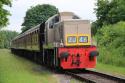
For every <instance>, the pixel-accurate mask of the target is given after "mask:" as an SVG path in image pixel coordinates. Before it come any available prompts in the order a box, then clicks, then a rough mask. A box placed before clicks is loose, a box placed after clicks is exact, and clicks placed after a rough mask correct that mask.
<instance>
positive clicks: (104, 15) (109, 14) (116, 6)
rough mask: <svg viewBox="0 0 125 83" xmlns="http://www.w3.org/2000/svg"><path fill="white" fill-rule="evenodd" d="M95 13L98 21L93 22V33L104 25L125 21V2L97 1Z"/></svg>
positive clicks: (114, 0)
mask: <svg viewBox="0 0 125 83" xmlns="http://www.w3.org/2000/svg"><path fill="white" fill-rule="evenodd" d="M96 5H97V8H95V13H96V17H97V20H96V21H95V22H93V24H92V29H93V33H94V34H95V33H96V32H97V29H99V28H101V27H102V26H103V25H108V24H115V23H117V22H119V21H125V0H97V4H96Z"/></svg>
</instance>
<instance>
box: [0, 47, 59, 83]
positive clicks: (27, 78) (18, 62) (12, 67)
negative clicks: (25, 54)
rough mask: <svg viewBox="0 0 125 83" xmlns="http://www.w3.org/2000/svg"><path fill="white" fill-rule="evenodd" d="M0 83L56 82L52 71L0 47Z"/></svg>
mask: <svg viewBox="0 0 125 83" xmlns="http://www.w3.org/2000/svg"><path fill="white" fill-rule="evenodd" d="M0 83H57V81H56V79H55V78H54V77H53V75H52V73H50V72H49V71H47V70H46V69H41V66H40V65H36V64H34V63H32V62H30V61H28V60H26V59H23V58H21V57H18V56H14V55H12V54H11V53H10V51H9V50H6V49H0Z"/></svg>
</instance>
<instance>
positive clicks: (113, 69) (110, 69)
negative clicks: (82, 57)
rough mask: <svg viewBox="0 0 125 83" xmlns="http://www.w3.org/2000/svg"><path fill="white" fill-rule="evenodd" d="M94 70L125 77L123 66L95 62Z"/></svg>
mask: <svg viewBox="0 0 125 83" xmlns="http://www.w3.org/2000/svg"><path fill="white" fill-rule="evenodd" d="M96 70H98V71H102V72H107V73H110V74H113V75H118V76H124V77H125V67H118V66H113V65H108V64H103V63H99V62H98V63H97V66H96Z"/></svg>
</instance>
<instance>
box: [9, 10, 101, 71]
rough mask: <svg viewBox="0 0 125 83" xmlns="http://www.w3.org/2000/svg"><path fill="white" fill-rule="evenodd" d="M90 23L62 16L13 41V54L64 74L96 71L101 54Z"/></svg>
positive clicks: (71, 15)
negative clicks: (63, 71)
mask: <svg viewBox="0 0 125 83" xmlns="http://www.w3.org/2000/svg"><path fill="white" fill-rule="evenodd" d="M92 43H93V41H92V36H91V23H90V21H89V20H82V19H81V18H80V17H79V16H77V15H76V14H74V13H73V12H59V13H58V14H56V15H54V16H52V17H50V18H49V19H48V20H47V21H46V22H43V23H41V24H39V25H37V26H35V27H33V28H31V29H29V30H27V31H26V32H24V33H22V34H19V35H18V36H17V37H15V38H14V39H13V40H12V41H11V52H12V53H14V54H16V55H20V56H22V57H26V58H28V59H30V60H33V61H36V62H38V63H40V64H42V65H44V66H47V67H52V68H58V69H63V70H73V69H86V68H95V66H96V63H97V56H98V55H99V52H98V50H97V47H96V46H95V45H93V44H92Z"/></svg>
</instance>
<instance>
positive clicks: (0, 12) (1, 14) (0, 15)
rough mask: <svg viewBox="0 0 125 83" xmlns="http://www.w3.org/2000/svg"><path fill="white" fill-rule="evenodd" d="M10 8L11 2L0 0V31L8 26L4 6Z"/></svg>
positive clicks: (7, 12)
mask: <svg viewBox="0 0 125 83" xmlns="http://www.w3.org/2000/svg"><path fill="white" fill-rule="evenodd" d="M5 5H7V6H11V0H0V29H1V28H2V27H4V26H6V25H7V24H8V17H7V16H9V15H10V13H9V11H8V10H6V9H5V8H4V6H5Z"/></svg>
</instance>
